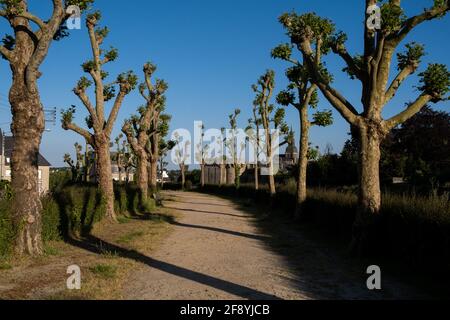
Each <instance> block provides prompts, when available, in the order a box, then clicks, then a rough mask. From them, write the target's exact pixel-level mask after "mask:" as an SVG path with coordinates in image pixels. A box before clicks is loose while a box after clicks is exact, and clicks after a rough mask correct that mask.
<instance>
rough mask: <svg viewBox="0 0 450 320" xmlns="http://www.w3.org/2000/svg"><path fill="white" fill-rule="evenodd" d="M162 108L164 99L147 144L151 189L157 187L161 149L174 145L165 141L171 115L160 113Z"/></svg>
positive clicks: (163, 107) (163, 108)
mask: <svg viewBox="0 0 450 320" xmlns="http://www.w3.org/2000/svg"><path fill="white" fill-rule="evenodd" d="M164 110H165V100H164V104H163V105H162V106H161V109H160V110H159V112H158V113H157V114H156V118H155V119H154V121H153V123H152V132H154V134H152V135H151V137H150V141H149V143H148V144H147V153H148V155H149V159H150V168H149V169H150V170H149V181H150V188H151V189H152V190H153V191H155V190H156V189H157V179H158V162H159V159H160V158H161V154H162V151H164V148H168V149H167V150H165V151H168V150H170V149H171V148H173V146H174V144H173V142H171V141H168V142H167V141H166V137H167V135H168V133H169V123H170V120H172V116H171V115H168V114H166V113H161V112H162V111H164Z"/></svg>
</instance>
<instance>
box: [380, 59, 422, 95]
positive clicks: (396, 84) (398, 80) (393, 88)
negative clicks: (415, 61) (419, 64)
mask: <svg viewBox="0 0 450 320" xmlns="http://www.w3.org/2000/svg"><path fill="white" fill-rule="evenodd" d="M415 69H416V68H415V67H413V66H407V67H406V68H403V69H402V70H401V71H400V72H399V73H398V74H397V76H396V77H395V79H394V80H393V81H392V83H391V85H390V86H389V89H388V90H387V91H386V93H385V97H384V104H386V103H388V102H389V101H390V100H391V99H392V98H393V97H394V96H395V94H396V93H397V90H398V88H400V86H401V85H402V83H403V81H405V79H406V78H407V77H408V76H409V75H411V74H412V73H414V71H415Z"/></svg>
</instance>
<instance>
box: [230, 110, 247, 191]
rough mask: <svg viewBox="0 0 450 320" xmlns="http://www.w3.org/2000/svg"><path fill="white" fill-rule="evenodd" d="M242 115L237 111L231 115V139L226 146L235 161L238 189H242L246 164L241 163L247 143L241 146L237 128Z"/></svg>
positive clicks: (235, 179)
mask: <svg viewBox="0 0 450 320" xmlns="http://www.w3.org/2000/svg"><path fill="white" fill-rule="evenodd" d="M240 114H241V110H239V109H236V110H234V113H232V114H230V115H229V116H228V117H229V121H230V122H229V123H230V131H229V132H230V137H229V138H228V139H226V140H225V146H226V147H227V148H228V151H229V153H230V156H231V158H232V160H233V169H234V185H235V187H236V189H239V188H240V187H241V170H242V168H244V167H245V164H244V163H242V162H241V159H242V153H243V152H245V142H244V141H241V144H239V136H238V134H239V132H238V126H237V119H238V117H239V115H240Z"/></svg>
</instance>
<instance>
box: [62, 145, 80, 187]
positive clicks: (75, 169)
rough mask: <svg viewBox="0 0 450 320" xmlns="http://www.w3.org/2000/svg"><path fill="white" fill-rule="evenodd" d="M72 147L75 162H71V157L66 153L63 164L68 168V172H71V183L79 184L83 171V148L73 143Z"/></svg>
mask: <svg viewBox="0 0 450 320" xmlns="http://www.w3.org/2000/svg"><path fill="white" fill-rule="evenodd" d="M74 147H75V159H76V162H75V161H73V160H72V157H71V156H70V154H68V153H66V154H65V155H64V162H65V163H67V165H68V166H69V167H70V171H71V172H72V182H81V180H82V179H83V172H84V170H85V168H84V164H83V153H82V151H83V147H82V146H81V145H80V144H78V142H76V143H75V145H74Z"/></svg>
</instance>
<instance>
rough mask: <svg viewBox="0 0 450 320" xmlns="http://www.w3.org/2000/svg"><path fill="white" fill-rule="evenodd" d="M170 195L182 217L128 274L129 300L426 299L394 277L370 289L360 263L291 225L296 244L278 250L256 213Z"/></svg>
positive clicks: (215, 200)
mask: <svg viewBox="0 0 450 320" xmlns="http://www.w3.org/2000/svg"><path fill="white" fill-rule="evenodd" d="M164 199H165V201H164V206H165V207H166V208H169V209H171V210H175V211H177V212H178V213H179V214H180V218H179V219H177V221H176V222H174V223H173V224H174V231H173V233H172V234H171V235H170V236H169V237H168V238H167V239H166V240H165V242H164V244H163V245H162V246H161V248H160V249H158V250H157V251H156V252H155V253H154V254H152V255H151V257H150V256H147V257H146V258H145V260H144V261H143V263H144V264H145V265H143V267H142V268H141V269H140V270H137V271H136V272H134V273H133V274H132V275H131V276H130V278H129V279H128V281H127V285H126V287H125V288H124V297H125V298H126V299H145V300H147V299H150V300H155V299H156V300H171V299H177V300H186V299H194V300H210V299H225V300H228V299H396V298H403V299H408V298H422V297H423V296H421V295H420V294H417V293H416V292H415V291H414V290H413V289H412V288H410V287H408V286H405V285H403V284H400V283H397V281H394V280H392V279H389V277H383V290H382V291H378V292H373V291H369V290H368V289H367V288H366V279H367V277H368V276H367V275H366V274H365V270H364V269H361V266H359V267H357V266H355V263H354V261H353V262H352V261H351V260H350V259H345V258H343V257H342V255H339V254H338V253H335V252H333V250H331V249H329V248H328V247H326V246H324V245H320V244H317V243H316V242H314V241H312V240H309V239H308V238H306V237H304V236H302V235H301V234H299V232H298V231H295V230H294V229H293V230H290V226H289V225H286V226H284V227H283V228H286V232H285V233H284V232H283V236H284V237H287V239H289V241H290V242H291V244H292V243H294V244H295V246H292V245H291V246H289V245H283V244H282V243H280V244H279V250H277V249H276V246H275V247H274V245H273V240H274V239H271V237H270V236H269V235H267V234H261V231H259V228H257V227H256V223H255V218H254V217H252V216H251V215H250V214H249V213H246V212H245V210H242V209H239V207H238V206H237V205H236V204H234V203H233V202H231V201H229V200H224V199H222V198H219V197H215V196H210V195H205V194H199V193H181V192H165V193H164ZM274 228H276V226H274ZM269 243H272V245H271V246H269Z"/></svg>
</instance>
